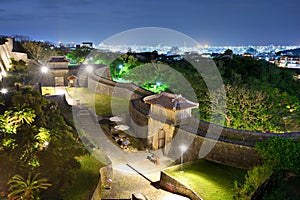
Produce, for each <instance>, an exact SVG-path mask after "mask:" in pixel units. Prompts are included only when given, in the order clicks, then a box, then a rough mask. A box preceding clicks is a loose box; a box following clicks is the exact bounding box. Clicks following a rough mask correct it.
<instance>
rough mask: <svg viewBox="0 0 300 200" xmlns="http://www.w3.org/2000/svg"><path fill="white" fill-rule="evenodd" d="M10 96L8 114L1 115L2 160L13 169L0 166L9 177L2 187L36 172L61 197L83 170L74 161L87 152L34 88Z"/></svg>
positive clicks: (0, 139) (21, 90)
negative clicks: (78, 172) (17, 178)
mask: <svg viewBox="0 0 300 200" xmlns="http://www.w3.org/2000/svg"><path fill="white" fill-rule="evenodd" d="M10 94H11V96H10V95H7V96H6V99H5V105H4V108H5V110H6V111H5V112H4V113H2V115H0V116H1V117H0V119H2V121H1V122H2V123H1V129H0V141H1V144H0V158H1V160H3V161H5V162H7V163H9V164H13V166H14V167H11V168H9V165H6V163H2V161H1V162H0V172H2V171H5V174H7V176H6V175H2V174H0V176H1V179H0V186H3V184H4V183H3V182H5V183H7V181H8V178H10V177H11V175H13V174H22V173H23V172H29V171H35V172H37V173H41V175H42V176H43V177H46V178H47V179H48V180H49V181H50V182H51V183H52V185H53V189H52V193H56V194H57V195H58V196H59V194H61V193H62V192H63V191H65V190H66V189H67V188H68V187H69V186H70V185H71V184H72V183H73V181H74V180H75V172H76V170H77V169H79V168H80V164H79V163H78V161H77V160H76V159H75V157H76V156H81V155H84V154H85V153H86V151H85V150H84V147H83V146H82V144H80V143H79V142H78V140H77V135H76V134H75V132H73V130H72V128H71V127H69V126H67V125H66V123H65V121H64V119H63V118H62V116H61V115H60V113H59V112H58V110H57V108H56V105H55V104H54V103H50V102H49V101H47V100H45V99H44V98H43V97H42V96H41V95H39V94H38V92H37V91H34V90H32V89H31V88H26V87H24V88H21V89H20V90H19V91H17V92H12V93H10ZM2 108H3V106H2ZM0 110H1V109H0ZM8 175H10V177H9V176H8ZM0 188H1V187H0ZM47 192H48V191H46V193H47ZM58 198H59V197H58Z"/></svg>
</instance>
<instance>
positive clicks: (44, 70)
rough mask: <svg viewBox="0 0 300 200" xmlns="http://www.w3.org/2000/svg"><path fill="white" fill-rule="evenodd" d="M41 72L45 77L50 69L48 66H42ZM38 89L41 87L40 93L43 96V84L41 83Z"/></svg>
mask: <svg viewBox="0 0 300 200" xmlns="http://www.w3.org/2000/svg"><path fill="white" fill-rule="evenodd" d="M40 70H41V72H42V74H43V75H44V74H47V73H48V71H49V69H48V67H46V66H42V67H41V68H40ZM38 87H39V91H40V93H41V95H43V91H42V83H41V82H39V83H38Z"/></svg>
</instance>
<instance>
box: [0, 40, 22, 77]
mask: <svg viewBox="0 0 300 200" xmlns="http://www.w3.org/2000/svg"><path fill="white" fill-rule="evenodd" d="M6 40H7V41H6V42H4V43H3V44H0V69H1V71H7V70H8V69H9V68H10V62H11V60H10V59H11V58H14V59H16V60H23V61H25V62H27V60H28V58H27V54H26V53H20V52H15V51H13V42H14V41H13V39H12V38H6Z"/></svg>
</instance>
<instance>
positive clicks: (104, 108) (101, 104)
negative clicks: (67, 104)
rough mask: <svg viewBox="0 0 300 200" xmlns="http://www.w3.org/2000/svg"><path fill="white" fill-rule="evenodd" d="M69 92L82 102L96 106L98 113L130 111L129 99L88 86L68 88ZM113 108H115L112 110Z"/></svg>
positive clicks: (100, 114)
mask: <svg viewBox="0 0 300 200" xmlns="http://www.w3.org/2000/svg"><path fill="white" fill-rule="evenodd" d="M67 90H68V93H69V94H70V95H71V96H73V98H74V99H75V101H76V100H79V101H80V103H81V104H85V105H87V106H89V107H92V108H93V107H94V108H95V110H96V113H97V115H99V116H102V115H111V114H112V112H114V114H117V113H124V112H126V111H127V112H128V110H129V100H128V99H125V98H120V97H111V96H108V95H103V94H97V93H94V92H92V91H90V90H89V89H88V88H67ZM112 109H113V110H112Z"/></svg>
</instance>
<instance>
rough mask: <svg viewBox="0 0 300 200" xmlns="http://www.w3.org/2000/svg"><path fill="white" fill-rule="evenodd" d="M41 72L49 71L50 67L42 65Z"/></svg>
mask: <svg viewBox="0 0 300 200" xmlns="http://www.w3.org/2000/svg"><path fill="white" fill-rule="evenodd" d="M41 72H42V73H44V74H45V73H47V72H48V67H46V66H42V67H41Z"/></svg>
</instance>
